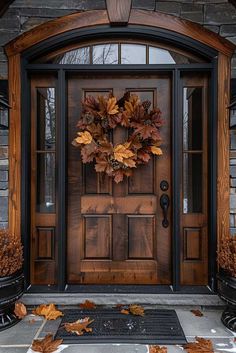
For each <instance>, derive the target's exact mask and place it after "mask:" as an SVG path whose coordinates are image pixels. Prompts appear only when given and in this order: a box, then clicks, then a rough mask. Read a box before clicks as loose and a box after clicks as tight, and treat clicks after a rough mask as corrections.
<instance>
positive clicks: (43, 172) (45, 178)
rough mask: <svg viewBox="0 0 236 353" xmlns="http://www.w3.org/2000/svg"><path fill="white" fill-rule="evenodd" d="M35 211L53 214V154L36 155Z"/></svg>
mask: <svg viewBox="0 0 236 353" xmlns="http://www.w3.org/2000/svg"><path fill="white" fill-rule="evenodd" d="M36 192H37V197H36V210H37V212H42V213H54V212H55V153H38V154H37V190H36Z"/></svg>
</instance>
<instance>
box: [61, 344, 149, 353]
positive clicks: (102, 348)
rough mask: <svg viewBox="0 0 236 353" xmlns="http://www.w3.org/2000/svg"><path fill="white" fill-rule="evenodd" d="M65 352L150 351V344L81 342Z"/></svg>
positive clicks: (114, 352) (138, 352)
mask: <svg viewBox="0 0 236 353" xmlns="http://www.w3.org/2000/svg"><path fill="white" fill-rule="evenodd" d="M62 352H63V353H148V346H146V345H140V344H80V345H70V346H69V347H68V348H66V349H64V350H63V351H62Z"/></svg>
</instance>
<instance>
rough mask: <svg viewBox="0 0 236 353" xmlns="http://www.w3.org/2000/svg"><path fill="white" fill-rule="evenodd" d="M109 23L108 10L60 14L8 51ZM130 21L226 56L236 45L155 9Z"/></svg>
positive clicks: (138, 12) (133, 15)
mask: <svg viewBox="0 0 236 353" xmlns="http://www.w3.org/2000/svg"><path fill="white" fill-rule="evenodd" d="M108 24H110V22H109V18H108V15H107V11H106V10H94V11H87V12H82V13H75V14H72V15H68V16H65V17H60V18H58V19H56V20H53V21H49V22H46V23H44V24H42V25H40V26H38V27H35V28H33V29H32V30H30V31H28V32H26V33H23V34H22V35H21V36H19V37H18V38H16V39H15V40H13V41H11V42H10V43H9V44H8V45H6V47H5V49H6V53H7V55H8V56H11V55H14V54H17V53H21V52H22V51H24V50H26V49H28V48H30V47H31V46H33V45H35V44H38V43H40V42H42V41H44V40H46V39H49V38H51V37H53V36H56V35H58V34H61V33H65V32H68V31H73V30H75V29H79V28H89V27H92V26H98V25H108ZM128 24H131V25H143V26H150V27H155V28H161V29H165V30H168V31H173V32H176V33H179V34H182V35H184V36H187V37H189V38H192V39H193V40H196V41H198V42H200V43H203V44H205V45H207V46H209V47H211V48H213V49H215V50H217V51H218V52H221V53H222V54H224V55H227V56H231V55H232V53H233V51H234V48H235V46H234V45H233V44H232V43H230V42H229V41H227V40H225V39H224V38H222V37H220V36H219V35H218V34H216V33H214V32H211V31H209V30H207V29H205V28H204V27H202V26H200V25H198V24H197V23H193V22H190V21H186V20H182V19H180V18H177V17H174V16H171V15H166V14H163V13H159V12H156V11H146V10H135V9H133V10H131V14H130V18H129V22H128Z"/></svg>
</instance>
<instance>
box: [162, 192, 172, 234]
mask: <svg viewBox="0 0 236 353" xmlns="http://www.w3.org/2000/svg"><path fill="white" fill-rule="evenodd" d="M160 205H161V208H162V211H163V220H162V225H163V227H164V228H167V227H169V221H168V219H167V213H168V208H169V206H170V199H169V196H168V195H167V194H162V195H161V198H160Z"/></svg>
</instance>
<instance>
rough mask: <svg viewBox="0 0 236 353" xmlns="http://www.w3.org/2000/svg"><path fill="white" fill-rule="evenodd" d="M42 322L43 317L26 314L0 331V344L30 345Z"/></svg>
mask: <svg viewBox="0 0 236 353" xmlns="http://www.w3.org/2000/svg"><path fill="white" fill-rule="evenodd" d="M32 319H33V320H34V321H33V322H32ZM42 323H43V319H42V318H41V317H39V316H32V315H28V316H26V317H25V318H24V319H23V320H21V321H20V322H19V323H17V324H16V325H15V326H13V327H11V328H9V329H7V330H5V331H2V332H0V346H2V345H30V344H31V342H32V340H33V338H34V337H35V335H36V333H37V332H38V330H39V328H40V327H41V325H42Z"/></svg>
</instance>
